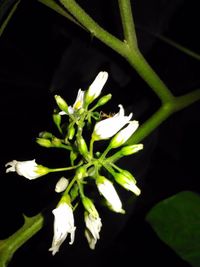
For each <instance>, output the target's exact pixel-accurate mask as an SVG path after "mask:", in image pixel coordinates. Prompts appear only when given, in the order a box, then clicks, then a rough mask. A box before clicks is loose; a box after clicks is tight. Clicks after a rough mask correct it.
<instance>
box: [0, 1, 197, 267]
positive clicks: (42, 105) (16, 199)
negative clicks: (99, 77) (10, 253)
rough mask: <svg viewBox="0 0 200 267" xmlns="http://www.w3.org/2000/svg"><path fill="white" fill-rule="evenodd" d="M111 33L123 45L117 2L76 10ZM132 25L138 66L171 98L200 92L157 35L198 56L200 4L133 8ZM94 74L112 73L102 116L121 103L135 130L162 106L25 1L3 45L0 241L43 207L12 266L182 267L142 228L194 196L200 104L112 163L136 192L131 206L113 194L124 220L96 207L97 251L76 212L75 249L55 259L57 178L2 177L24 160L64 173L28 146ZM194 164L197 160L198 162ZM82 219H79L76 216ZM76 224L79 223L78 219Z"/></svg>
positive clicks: (188, 64) (48, 13)
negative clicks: (169, 204)
mask: <svg viewBox="0 0 200 267" xmlns="http://www.w3.org/2000/svg"><path fill="white" fill-rule="evenodd" d="M77 2H78V3H80V4H81V6H82V7H84V8H85V9H86V10H88V12H89V14H91V16H92V17H93V18H95V19H96V20H97V21H98V22H99V23H100V24H101V25H102V26H104V27H105V28H106V29H107V30H108V31H110V32H112V33H113V34H115V35H117V36H118V37H122V31H121V30H122V29H121V26H120V20H119V17H118V9H117V8H116V6H117V1H114V0H110V1H101V0H96V1H92V0H88V1H77ZM132 2H134V9H133V11H134V14H135V24H136V30H137V36H138V42H139V47H140V49H141V51H142V53H143V54H144V56H145V58H146V59H147V60H148V62H149V63H150V64H151V66H152V67H153V68H154V69H155V70H156V72H157V73H158V74H159V76H160V77H161V78H162V79H163V81H164V82H165V83H166V84H167V85H168V86H169V88H170V89H171V90H172V92H173V93H174V94H175V95H181V94H184V93H187V92H190V91H192V90H193V89H196V88H198V87H199V86H200V75H199V71H200V63H199V62H198V61H197V60H195V59H192V58H191V57H189V56H187V55H184V54H182V53H181V52H179V51H177V50H176V49H174V48H172V47H170V46H169V45H167V44H165V43H163V42H161V41H160V40H158V39H157V38H155V36H154V35H152V34H151V33H155V34H163V35H164V36H166V37H169V38H171V39H173V40H174V41H177V42H179V43H180V44H182V45H185V46H186V47H188V48H190V49H191V50H194V51H196V52H197V53H200V39H199V32H198V30H199V22H200V21H199V13H198V12H199V11H198V1H194V0H192V1H184V0H174V1H172V0H171V1H169V0H162V1H161V0H154V1H145V0H142V1H141V0H140V1H139V0H136V1H132ZM100 70H106V71H108V72H109V80H108V82H107V84H106V86H105V89H104V90H103V93H104V94H106V93H110V92H111V93H112V94H113V100H112V105H110V106H109V105H108V106H107V108H108V109H109V111H112V112H116V108H117V105H118V104H119V103H121V104H123V105H124V107H125V109H126V110H127V112H133V114H134V119H137V120H139V122H140V124H141V123H142V122H143V121H145V120H146V119H147V118H148V116H150V114H152V113H153V112H154V111H155V110H156V109H157V108H158V106H159V104H160V103H159V101H158V99H157V97H156V96H155V95H154V94H153V93H152V92H151V90H149V88H148V86H147V85H146V84H145V83H144V81H143V80H142V79H141V78H140V77H139V76H138V75H137V73H135V71H134V70H133V69H132V68H131V67H130V66H129V65H128V63H126V62H125V60H123V59H122V58H121V57H120V56H119V55H117V54H116V53H115V52H113V51H112V50H111V49H110V48H108V47H106V46H105V45H104V44H102V43H100V42H99V41H98V40H97V39H95V38H93V37H91V36H90V34H88V33H87V32H85V31H84V30H82V29H81V28H79V27H78V26H76V25H74V24H73V23H71V22H70V21H68V20H67V19H65V18H63V17H61V16H60V15H58V14H56V13H55V12H54V11H52V10H50V9H49V8H47V7H45V6H43V5H42V4H40V3H37V1H22V2H21V4H20V6H19V8H18V10H17V12H16V14H15V15H14V17H13V18H12V20H11V21H10V23H9V25H8V26H7V29H6V30H5V32H4V33H3V35H2V37H1V39H0V88H1V89H0V95H1V97H0V101H1V105H0V114H1V131H0V133H1V135H0V137H1V139H0V140H1V160H0V172H1V175H0V177H1V178H0V179H1V180H0V182H1V187H0V203H1V219H0V239H3V238H6V237H7V236H8V235H10V234H12V233H13V232H15V231H16V230H17V229H18V228H19V227H20V226H21V225H22V223H23V217H22V213H24V214H26V215H27V216H33V215H35V214H37V213H38V212H40V211H41V210H42V209H43V208H44V207H46V206H48V207H49V208H48V209H47V212H46V214H45V218H46V220H45V226H44V228H43V229H42V230H41V231H40V232H39V233H38V234H37V235H35V236H34V237H33V238H31V239H30V240H29V241H28V242H27V243H26V245H24V246H23V247H21V248H20V249H19V250H18V251H17V253H16V254H15V255H14V257H13V260H12V261H11V263H10V265H9V266H10V267H16V266H29V267H32V266H43V265H45V266H70V265H71V264H73V266H79V265H80V264H82V266H88V267H89V266H110V265H111V266H112V264H113V265H114V262H118V263H119V264H123V266H126V265H128V264H129V265H130V266H137V267H139V266H147V264H148V266H149V265H150V266H151V265H152V266H176V267H187V266H189V264H187V263H186V262H184V261H183V260H181V259H180V258H179V257H178V256H177V255H176V254H175V252H174V251H172V250H171V249H170V248H169V247H168V246H166V245H165V244H164V243H163V242H162V241H160V240H159V238H158V237H157V236H156V234H155V233H154V231H153V230H152V229H151V227H150V225H149V224H148V223H147V222H146V221H145V216H146V214H147V212H148V211H149V210H150V209H151V208H152V207H153V206H154V205H155V204H156V203H158V202H159V201H161V200H162V199H165V198H167V197H169V196H172V195H173V194H176V193H178V192H180V191H182V190H192V191H195V192H199V191H200V187H199V185H198V178H199V177H198V176H199V175H198V172H199V168H198V163H199V156H196V154H197V153H198V152H199V149H200V143H199V134H200V130H199V121H200V120H199V103H195V104H193V105H192V106H190V107H188V108H187V109H185V110H183V111H181V112H179V113H177V114H174V115H173V116H172V117H171V118H169V119H168V120H167V121H166V122H164V123H163V124H162V125H161V126H160V127H159V128H158V129H157V130H156V131H154V132H153V133H152V134H151V135H150V136H148V137H147V138H146V139H145V140H143V144H144V150H143V151H142V152H139V153H138V154H137V155H135V156H133V157H130V159H128V160H127V159H126V160H122V161H121V162H120V163H119V164H120V165H121V166H122V167H123V168H127V169H128V170H130V171H132V172H133V174H134V175H135V177H136V178H137V180H138V185H139V186H140V188H141V190H142V194H141V196H140V197H138V198H135V197H134V196H132V195H131V193H129V192H125V190H121V189H120V188H117V189H118V190H119V194H120V197H121V198H122V199H123V200H124V207H125V209H126V210H127V214H126V215H125V216H123V215H119V214H114V213H112V212H110V211H109V210H107V209H106V208H104V207H100V206H99V207H98V210H99V212H100V216H101V217H102V222H103V227H102V232H101V239H100V240H99V241H98V244H97V247H96V250H95V251H91V250H90V249H89V248H88V245H87V242H86V240H85V237H84V234H83V222H82V218H81V215H80V214H79V210H78V211H77V214H75V223H76V225H77V231H76V238H75V243H74V245H73V246H70V245H68V240H66V242H65V243H64V244H63V245H62V247H61V249H60V252H59V253H57V254H56V256H54V257H52V256H51V253H50V252H48V248H49V247H50V245H51V241H52V236H53V216H52V214H51V210H52V209H53V208H54V207H55V205H56V203H57V201H58V199H59V197H58V196H57V195H56V194H55V192H54V186H55V184H56V181H57V180H58V178H59V177H57V176H56V175H55V174H54V175H50V176H51V177H50V176H46V177H44V178H41V179H38V180H36V181H27V180H26V179H24V178H23V177H19V176H17V175H15V174H7V175H5V168H4V165H5V163H6V162H8V161H10V160H12V159H17V160H30V159H33V158H36V161H37V162H38V163H41V164H43V165H47V166H55V167H56V166H58V167H59V166H62V163H63V162H64V161H63V157H64V153H63V155H60V151H58V152H57V151H54V150H45V148H41V147H38V145H37V144H36V143H35V138H36V137H37V136H38V133H39V132H41V131H43V130H50V131H51V130H52V131H54V129H55V128H54V126H53V123H52V120H51V114H52V111H53V108H54V107H55V102H54V99H53V95H54V94H55V93H59V94H61V95H62V96H63V97H65V99H66V100H67V102H68V103H70V104H71V103H73V101H74V98H75V96H76V92H77V90H78V89H79V88H80V87H81V88H82V89H85V88H87V86H88V85H89V84H90V83H91V82H92V81H93V79H94V77H95V76H96V74H97V73H98V72H99V71H100ZM197 155H198V154H197ZM80 212H81V211H80ZM79 218H81V219H80V220H79Z"/></svg>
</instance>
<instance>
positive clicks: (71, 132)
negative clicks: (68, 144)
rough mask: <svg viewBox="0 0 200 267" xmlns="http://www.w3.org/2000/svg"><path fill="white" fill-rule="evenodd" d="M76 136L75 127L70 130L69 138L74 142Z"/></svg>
mask: <svg viewBox="0 0 200 267" xmlns="http://www.w3.org/2000/svg"><path fill="white" fill-rule="evenodd" d="M74 134H75V128H74V127H73V126H71V127H69V129H68V138H69V140H72V139H73V137H74Z"/></svg>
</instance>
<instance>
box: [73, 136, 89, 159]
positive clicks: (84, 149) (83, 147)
mask: <svg viewBox="0 0 200 267" xmlns="http://www.w3.org/2000/svg"><path fill="white" fill-rule="evenodd" d="M76 141H77V146H78V150H79V152H80V153H81V155H82V156H84V157H85V158H86V159H87V158H88V156H89V152H88V148H87V144H86V142H85V140H84V139H83V137H82V136H79V137H77V139H76Z"/></svg>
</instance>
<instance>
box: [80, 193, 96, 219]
mask: <svg viewBox="0 0 200 267" xmlns="http://www.w3.org/2000/svg"><path fill="white" fill-rule="evenodd" d="M81 200H82V203H83V206H84V208H85V209H86V210H87V211H88V212H89V213H90V214H92V216H93V217H94V218H97V217H98V216H99V214H98V212H97V210H96V208H95V206H94V204H93V202H92V200H91V199H90V198H88V197H85V196H84V197H82V198H81Z"/></svg>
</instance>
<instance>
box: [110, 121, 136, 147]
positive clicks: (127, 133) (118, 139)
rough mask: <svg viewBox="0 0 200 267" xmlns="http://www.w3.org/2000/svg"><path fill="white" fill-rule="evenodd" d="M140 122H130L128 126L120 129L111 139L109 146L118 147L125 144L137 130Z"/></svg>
mask: <svg viewBox="0 0 200 267" xmlns="http://www.w3.org/2000/svg"><path fill="white" fill-rule="evenodd" d="M138 126H139V124H138V121H131V122H129V124H128V126H126V127H125V128H124V129H122V130H121V131H119V132H118V133H117V134H116V135H115V136H114V137H113V138H112V140H111V142H110V144H109V146H110V148H117V147H119V146H121V145H123V144H124V143H125V142H126V141H127V140H128V139H129V138H130V137H131V135H132V134H133V133H134V132H135V131H136V130H137V128H138Z"/></svg>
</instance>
